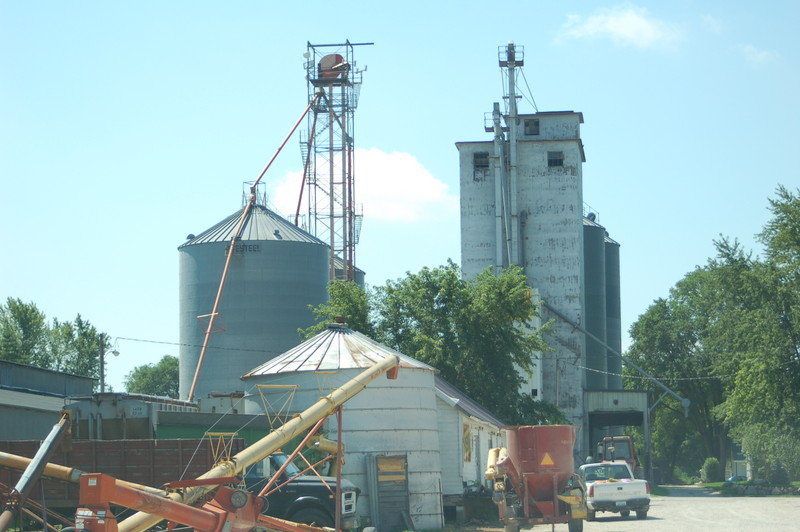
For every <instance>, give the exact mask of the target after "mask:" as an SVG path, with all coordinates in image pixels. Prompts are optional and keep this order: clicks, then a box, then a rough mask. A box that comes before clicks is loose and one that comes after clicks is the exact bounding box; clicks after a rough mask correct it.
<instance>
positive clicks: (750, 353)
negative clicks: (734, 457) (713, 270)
mask: <svg viewBox="0 0 800 532" xmlns="http://www.w3.org/2000/svg"><path fill="white" fill-rule="evenodd" d="M776 196H777V197H776V198H775V199H771V200H770V211H771V213H772V218H771V219H770V220H769V221H768V222H767V224H766V225H765V227H764V230H763V231H762V232H761V233H760V234H759V238H760V240H761V242H762V243H763V244H764V246H765V255H766V259H765V260H764V261H751V263H750V264H748V266H749V267H748V268H742V269H741V270H740V271H737V274H738V275H737V276H736V277H735V278H733V279H731V283H732V284H733V283H736V284H737V285H738V286H742V287H745V288H746V290H745V293H746V295H747V297H740V298H739V299H732V300H730V301H729V307H730V310H729V312H731V313H735V314H736V315H737V317H738V319H739V321H740V326H739V327H738V331H740V332H739V334H738V336H737V339H738V340H739V341H738V343H736V344H735V345H736V348H737V351H738V355H739V356H738V357H736V359H735V360H736V363H734V364H731V365H730V366H729V367H728V369H729V370H730V371H731V372H733V373H735V385H734V386H732V387H731V389H730V392H729V394H728V397H727V399H726V401H725V403H724V404H723V405H721V406H720V407H719V408H718V409H717V413H718V415H719V416H720V417H721V418H722V419H723V420H724V421H725V423H726V425H727V426H728V427H729V428H730V430H731V434H732V435H733V436H734V437H735V438H736V439H738V440H739V441H741V442H742V447H743V449H744V451H745V453H746V454H747V455H748V457H749V458H751V460H752V461H753V464H754V466H755V468H756V471H757V474H758V475H759V476H764V477H768V476H769V473H770V471H772V470H773V469H774V465H775V464H778V465H781V466H782V467H783V468H785V469H786V470H787V471H788V472H789V474H790V475H791V476H793V477H797V476H798V475H800V426H799V425H798V423H799V422H798V420H800V191H799V193H792V192H790V191H789V190H787V189H786V188H784V187H779V188H778V191H777V194H776ZM739 292H742V290H739Z"/></svg>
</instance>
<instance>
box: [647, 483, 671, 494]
mask: <svg viewBox="0 0 800 532" xmlns="http://www.w3.org/2000/svg"><path fill="white" fill-rule="evenodd" d="M650 495H653V496H655V497H664V496H666V495H669V490H668V489H667V488H665V487H663V486H654V485H653V484H651V485H650Z"/></svg>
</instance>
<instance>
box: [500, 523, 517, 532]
mask: <svg viewBox="0 0 800 532" xmlns="http://www.w3.org/2000/svg"><path fill="white" fill-rule="evenodd" d="M503 532H519V523H515V522H508V521H506V523H505V524H504V525H503Z"/></svg>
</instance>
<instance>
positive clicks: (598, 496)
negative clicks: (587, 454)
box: [580, 462, 650, 521]
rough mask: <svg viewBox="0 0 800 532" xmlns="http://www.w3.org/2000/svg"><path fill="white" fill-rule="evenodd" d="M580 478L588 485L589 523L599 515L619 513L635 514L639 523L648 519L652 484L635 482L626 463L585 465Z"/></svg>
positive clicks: (581, 469)
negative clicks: (598, 513) (601, 513)
mask: <svg viewBox="0 0 800 532" xmlns="http://www.w3.org/2000/svg"><path fill="white" fill-rule="evenodd" d="M580 472H581V476H582V477H583V479H584V480H585V481H586V507H587V511H588V515H587V518H586V519H587V520H588V521H592V520H593V519H594V518H595V514H596V513H597V512H614V513H619V514H620V515H622V517H628V516H629V515H630V514H631V511H634V512H636V518H637V519H647V511H648V510H649V509H650V484H649V483H648V482H647V481H646V480H636V479H634V478H633V474H631V469H630V466H628V464H627V463H625V462H602V463H598V464H584V465H582V466H581V467H580Z"/></svg>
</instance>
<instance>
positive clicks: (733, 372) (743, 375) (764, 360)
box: [626, 186, 800, 480]
mask: <svg viewBox="0 0 800 532" xmlns="http://www.w3.org/2000/svg"><path fill="white" fill-rule="evenodd" d="M769 211H770V213H771V218H770V219H769V221H768V222H767V223H766V225H765V226H764V227H763V228H762V230H761V232H760V233H758V235H757V238H758V240H759V242H760V243H761V244H762V245H763V248H764V252H763V256H754V255H753V253H752V252H751V251H748V250H745V249H744V248H743V246H742V245H741V244H740V243H739V242H738V241H736V240H732V239H730V238H729V237H721V238H720V239H719V240H717V241H715V246H716V256H714V257H712V258H710V259H708V261H707V263H706V264H705V265H704V266H700V267H697V268H696V269H695V270H694V271H691V272H689V273H687V274H686V275H685V276H684V277H683V278H682V279H680V280H679V281H678V282H677V283H676V284H675V285H674V287H673V288H672V289H671V290H670V293H669V295H668V296H667V297H665V298H660V299H658V300H656V301H654V302H653V304H652V305H650V307H649V308H648V309H647V310H646V311H645V312H644V313H643V314H642V315H641V316H640V317H639V319H638V320H637V321H636V322H635V323H634V324H633V326H632V327H631V329H630V335H631V339H632V344H631V346H630V349H629V351H628V353H627V356H628V357H629V358H630V359H631V360H632V361H634V362H635V363H636V364H638V365H640V366H641V367H643V368H644V369H645V370H647V371H648V372H650V373H652V374H654V375H656V376H658V377H659V378H660V379H661V380H663V381H664V382H665V383H666V384H667V385H668V386H669V387H671V388H672V389H673V390H675V391H676V392H678V393H679V394H680V395H682V396H684V397H687V398H688V399H690V400H691V402H692V405H691V407H690V410H689V417H688V419H687V418H684V416H683V410H682V409H681V408H680V406H679V405H678V404H677V402H676V401H674V400H672V399H671V398H669V397H667V398H664V400H663V401H662V403H663V404H662V405H660V406H659V408H657V409H656V410H655V411H654V419H653V442H654V446H653V452H654V456H653V459H654V464H655V465H656V466H657V467H659V468H660V469H661V471H662V474H663V475H664V477H665V479H667V480H672V479H674V478H675V477H677V478H680V477H693V476H697V471H698V469H699V468H700V467H701V465H702V464H703V462H704V460H705V459H707V458H716V459H718V460H719V462H720V463H721V464H726V463H727V462H728V460H729V459H730V458H731V456H733V453H732V452H731V445H732V444H734V445H737V446H738V445H740V446H741V450H742V451H743V452H744V454H745V455H746V456H747V458H748V459H749V460H750V462H751V464H752V466H753V474H754V475H755V476H756V477H758V478H765V479H767V480H772V479H777V478H785V477H786V476H787V474H788V476H791V477H793V478H797V477H798V475H800V421H798V420H800V191H798V192H792V191H790V190H788V189H787V188H785V187H783V186H780V187H778V189H777V192H776V195H775V197H774V198H772V199H770V200H769ZM626 375H627V378H626V385H627V386H628V387H629V388H638V389H642V388H645V387H647V386H648V385H649V384H648V383H647V382H646V381H642V380H639V379H636V378H635V375H634V374H633V372H629V371H627V369H626ZM654 392H658V393H659V394H660V391H659V390H655V389H654ZM656 397H658V395H656Z"/></svg>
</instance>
